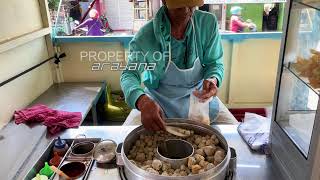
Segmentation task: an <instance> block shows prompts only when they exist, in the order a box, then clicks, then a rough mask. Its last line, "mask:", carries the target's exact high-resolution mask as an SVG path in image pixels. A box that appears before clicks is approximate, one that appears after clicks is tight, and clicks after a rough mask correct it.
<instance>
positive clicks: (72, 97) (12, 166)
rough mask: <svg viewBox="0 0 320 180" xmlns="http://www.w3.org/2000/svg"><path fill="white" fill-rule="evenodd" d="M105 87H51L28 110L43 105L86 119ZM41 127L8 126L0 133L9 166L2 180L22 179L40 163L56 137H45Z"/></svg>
mask: <svg viewBox="0 0 320 180" xmlns="http://www.w3.org/2000/svg"><path fill="white" fill-rule="evenodd" d="M102 85H103V83H61V84H54V85H52V86H51V87H50V88H49V89H48V90H47V91H46V92H44V93H43V94H42V95H40V96H39V97H38V98H37V99H36V100H35V101H33V102H32V103H31V104H30V105H29V106H32V105H34V104H44V105H47V106H48V107H50V108H53V109H58V110H64V111H71V112H72V111H77V112H81V113H82V120H84V118H85V117H86V115H87V113H88V112H89V110H90V108H91V106H92V104H93V102H94V101H95V99H96V97H97V95H98V94H99V92H100V91H101V90H102V88H101V87H102ZM46 132H47V131H46V127H45V126H42V125H40V124H30V125H25V124H20V125H16V124H15V123H14V122H13V121H11V122H9V123H8V124H7V125H6V126H5V127H3V128H2V129H1V130H0V137H2V138H1V139H0V147H1V148H0V159H1V162H5V163H6V166H3V167H1V168H0V179H22V178H23V177H24V175H26V174H27V173H28V170H29V169H30V167H32V166H33V164H34V163H35V162H36V161H37V160H38V158H39V157H40V156H41V154H42V153H43V151H44V150H45V149H46V147H47V146H48V145H49V144H50V142H51V140H52V139H53V138H54V137H49V136H48V135H47V134H46Z"/></svg>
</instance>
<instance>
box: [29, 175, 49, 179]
mask: <svg viewBox="0 0 320 180" xmlns="http://www.w3.org/2000/svg"><path fill="white" fill-rule="evenodd" d="M31 180H48V177H47V176H45V175H40V174H37V176H36V177H34V178H32V179H31Z"/></svg>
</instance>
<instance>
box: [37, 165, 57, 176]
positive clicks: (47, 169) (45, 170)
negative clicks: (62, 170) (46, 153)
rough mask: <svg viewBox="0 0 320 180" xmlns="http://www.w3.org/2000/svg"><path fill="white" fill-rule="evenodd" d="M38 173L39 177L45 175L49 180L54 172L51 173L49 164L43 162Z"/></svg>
mask: <svg viewBox="0 0 320 180" xmlns="http://www.w3.org/2000/svg"><path fill="white" fill-rule="evenodd" d="M39 173H40V175H45V176H47V177H48V178H50V177H51V176H52V174H53V173H54V172H53V171H52V169H51V167H50V166H49V164H48V163H47V162H45V163H44V167H43V168H42V169H41V170H40V172H39Z"/></svg>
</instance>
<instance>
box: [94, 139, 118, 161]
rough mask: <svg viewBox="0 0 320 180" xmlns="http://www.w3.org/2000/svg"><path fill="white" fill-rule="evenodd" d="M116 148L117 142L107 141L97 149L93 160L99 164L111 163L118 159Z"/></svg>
mask: <svg viewBox="0 0 320 180" xmlns="http://www.w3.org/2000/svg"><path fill="white" fill-rule="evenodd" d="M116 148H117V144H116V142H114V141H113V140H110V139H105V140H103V141H101V142H100V143H98V144H97V146H96V147H95V149H94V152H93V158H94V159H95V160H96V161H97V162H98V163H109V162H111V161H112V160H114V158H115V157H116Z"/></svg>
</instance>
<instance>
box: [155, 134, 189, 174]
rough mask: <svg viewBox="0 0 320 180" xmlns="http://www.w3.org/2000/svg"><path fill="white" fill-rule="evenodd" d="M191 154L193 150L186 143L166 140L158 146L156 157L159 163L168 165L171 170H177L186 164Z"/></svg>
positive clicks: (179, 140)
mask: <svg viewBox="0 0 320 180" xmlns="http://www.w3.org/2000/svg"><path fill="white" fill-rule="evenodd" d="M181 150H182V151H181ZM193 153H194V148H193V146H192V144H190V143H189V142H188V141H185V140H181V139H168V140H166V141H164V142H163V143H160V144H159V145H158V148H157V154H156V157H157V158H158V159H159V160H161V161H164V162H167V163H170V164H171V166H172V167H173V168H175V169H177V168H180V166H181V165H183V164H187V162H188V158H189V157H190V156H192V155H193Z"/></svg>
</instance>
